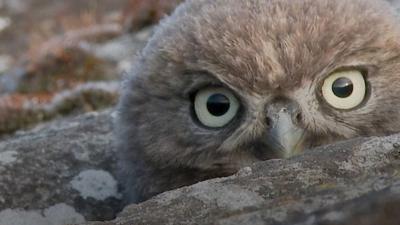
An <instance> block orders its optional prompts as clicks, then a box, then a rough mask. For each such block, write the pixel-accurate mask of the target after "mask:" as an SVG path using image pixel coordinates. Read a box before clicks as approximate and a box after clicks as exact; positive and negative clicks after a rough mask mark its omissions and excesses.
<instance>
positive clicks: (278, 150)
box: [117, 0, 400, 174]
mask: <svg viewBox="0 0 400 225" xmlns="http://www.w3.org/2000/svg"><path fill="white" fill-rule="evenodd" d="M398 24H399V22H398V21H397V18H396V17H395V14H394V12H392V11H391V9H390V8H389V6H388V5H386V3H384V2H383V1H377V0H352V1H347V0H299V1H291V0H246V1H243V0H218V1H215V0H188V1H186V2H185V3H184V4H183V5H181V6H180V7H179V8H178V9H177V10H176V12H175V13H174V14H173V15H172V16H171V17H169V18H167V19H165V20H164V21H162V23H161V25H160V26H159V27H158V29H157V30H156V32H155V34H154V36H153V37H152V38H151V40H150V41H149V43H148V45H147V47H146V48H145V49H144V50H143V51H142V53H141V55H140V57H139V58H140V59H139V60H138V61H137V62H136V64H135V66H134V69H133V71H132V73H131V74H130V76H129V80H128V81H127V82H126V83H125V87H124V92H123V96H122V99H121V102H120V105H119V120H118V127H117V129H118V140H119V143H120V148H121V151H122V152H124V157H125V158H128V160H134V161H135V163H137V164H143V163H144V164H146V165H147V166H149V167H152V168H157V169H159V171H165V170H168V169H171V168H173V169H179V168H180V169H196V170H198V171H209V172H210V173H216V174H224V173H226V174H229V173H232V172H234V171H236V170H237V169H238V168H240V167H241V166H244V165H248V164H249V163H252V162H256V161H259V160H266V159H271V158H282V157H289V156H292V155H295V154H298V153H300V152H302V151H303V150H305V149H309V148H312V147H315V146H319V145H323V144H328V143H331V142H333V141H339V140H343V139H348V138H352V137H357V136H372V135H385V134H390V133H393V132H397V131H400V113H399V110H400V29H399V25H398ZM133 158H134V159H133Z"/></svg>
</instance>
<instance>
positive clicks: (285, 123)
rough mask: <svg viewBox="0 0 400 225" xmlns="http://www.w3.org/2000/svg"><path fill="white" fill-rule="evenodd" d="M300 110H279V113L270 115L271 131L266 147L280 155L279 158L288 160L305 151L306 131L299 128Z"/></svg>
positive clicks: (269, 131)
mask: <svg viewBox="0 0 400 225" xmlns="http://www.w3.org/2000/svg"><path fill="white" fill-rule="evenodd" d="M297 115H299V114H298V110H297V107H296V110H293V108H286V107H282V108H280V109H279V108H278V111H276V112H272V113H269V115H268V119H269V130H268V132H267V134H266V135H267V137H266V145H267V146H268V147H269V148H270V150H272V151H274V152H276V153H278V155H279V157H282V158H288V157H291V156H294V155H297V154H299V153H301V152H302V151H303V149H304V136H305V135H304V134H305V130H304V129H302V128H300V127H299V126H297V125H296V124H297V122H298V121H296V123H294V122H293V121H294V120H298V119H299V118H298V116H297Z"/></svg>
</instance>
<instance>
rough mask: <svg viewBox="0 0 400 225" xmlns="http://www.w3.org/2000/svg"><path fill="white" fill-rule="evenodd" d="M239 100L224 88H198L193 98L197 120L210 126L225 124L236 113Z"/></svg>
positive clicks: (216, 126) (215, 126) (217, 126)
mask: <svg viewBox="0 0 400 225" xmlns="http://www.w3.org/2000/svg"><path fill="white" fill-rule="evenodd" d="M238 110H239V102H238V100H237V99H236V97H235V96H234V95H233V94H232V92H231V91H229V90H228V89H226V88H220V87H211V88H205V89H203V90H200V91H199V92H198V93H197V94H196V97H195V99H194V111H195V113H196V116H197V118H198V119H199V121H200V122H201V123H202V124H203V125H205V126H207V127H212V128H219V127H223V126H225V125H227V124H228V123H229V122H230V121H231V120H232V119H233V118H234V117H235V116H236V114H237V112H238Z"/></svg>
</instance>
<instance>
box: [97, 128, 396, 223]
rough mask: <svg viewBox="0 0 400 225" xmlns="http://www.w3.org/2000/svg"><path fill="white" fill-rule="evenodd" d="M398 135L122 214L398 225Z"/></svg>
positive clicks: (341, 146) (132, 218) (136, 218)
mask: <svg viewBox="0 0 400 225" xmlns="http://www.w3.org/2000/svg"><path fill="white" fill-rule="evenodd" d="M399 174H400V135H394V136H391V137H383V138H370V139H367V138H366V139H356V140H350V141H347V142H342V143H338V144H335V145H331V146H327V147H322V148H320V149H317V150H312V151H309V152H308V153H306V154H305V155H303V156H299V157H295V158H292V159H289V160H273V161H268V162H262V163H259V164H256V165H254V166H252V167H251V168H244V169H243V170H242V171H241V172H239V173H238V174H237V175H235V176H232V177H228V178H221V179H215V180H211V181H206V182H202V183H199V184H196V185H194V186H191V187H186V188H183V189H179V190H176V191H172V192H167V193H164V194H161V195H159V196H157V197H155V198H153V199H152V200H150V201H148V202H145V203H142V204H139V205H133V206H130V207H128V208H126V209H125V210H124V212H123V213H121V214H120V216H119V218H118V219H117V220H115V221H114V222H108V223H91V224H92V225H93V224H96V225H116V224H118V225H128V224H221V225H222V224H224V225H227V224H298V225H308V224H332V225H333V224H360V225H367V224H368V225H372V224H399V223H400V215H399V214H398V210H399V209H400V176H399Z"/></svg>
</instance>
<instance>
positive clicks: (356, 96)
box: [322, 70, 367, 109]
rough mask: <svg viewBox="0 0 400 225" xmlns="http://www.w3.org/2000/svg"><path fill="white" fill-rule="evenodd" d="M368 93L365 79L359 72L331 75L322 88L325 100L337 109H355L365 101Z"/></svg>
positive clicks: (352, 71) (350, 71)
mask: <svg viewBox="0 0 400 225" xmlns="http://www.w3.org/2000/svg"><path fill="white" fill-rule="evenodd" d="M366 92H367V88H366V84H365V79H364V76H363V75H362V73H361V72H360V71H358V70H349V71H343V72H337V73H333V74H331V75H330V76H329V77H328V78H327V79H325V81H324V84H323V86H322V95H323V96H324V98H325V100H326V101H327V102H328V103H329V104H330V105H331V106H332V107H334V108H337V109H353V108H355V107H357V106H359V105H360V104H361V103H362V102H363V101H364V99H365V96H366Z"/></svg>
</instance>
